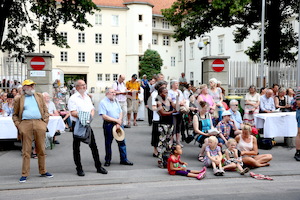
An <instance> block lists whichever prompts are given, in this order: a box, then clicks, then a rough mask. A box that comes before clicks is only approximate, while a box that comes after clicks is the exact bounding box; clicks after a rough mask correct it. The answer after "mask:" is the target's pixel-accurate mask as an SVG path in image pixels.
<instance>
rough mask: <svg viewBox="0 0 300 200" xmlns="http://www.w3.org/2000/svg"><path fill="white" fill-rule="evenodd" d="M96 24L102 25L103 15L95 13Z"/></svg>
mask: <svg viewBox="0 0 300 200" xmlns="http://www.w3.org/2000/svg"><path fill="white" fill-rule="evenodd" d="M95 25H102V15H101V14H95Z"/></svg>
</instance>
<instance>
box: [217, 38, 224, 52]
mask: <svg viewBox="0 0 300 200" xmlns="http://www.w3.org/2000/svg"><path fill="white" fill-rule="evenodd" d="M218 54H224V35H219V36H218Z"/></svg>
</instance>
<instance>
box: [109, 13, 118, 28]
mask: <svg viewBox="0 0 300 200" xmlns="http://www.w3.org/2000/svg"><path fill="white" fill-rule="evenodd" d="M111 25H112V26H119V15H112V16H111Z"/></svg>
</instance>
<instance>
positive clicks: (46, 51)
mask: <svg viewBox="0 0 300 200" xmlns="http://www.w3.org/2000/svg"><path fill="white" fill-rule="evenodd" d="M42 53H50V51H42Z"/></svg>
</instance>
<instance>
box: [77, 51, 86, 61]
mask: <svg viewBox="0 0 300 200" xmlns="http://www.w3.org/2000/svg"><path fill="white" fill-rule="evenodd" d="M78 62H85V52H78Z"/></svg>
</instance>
